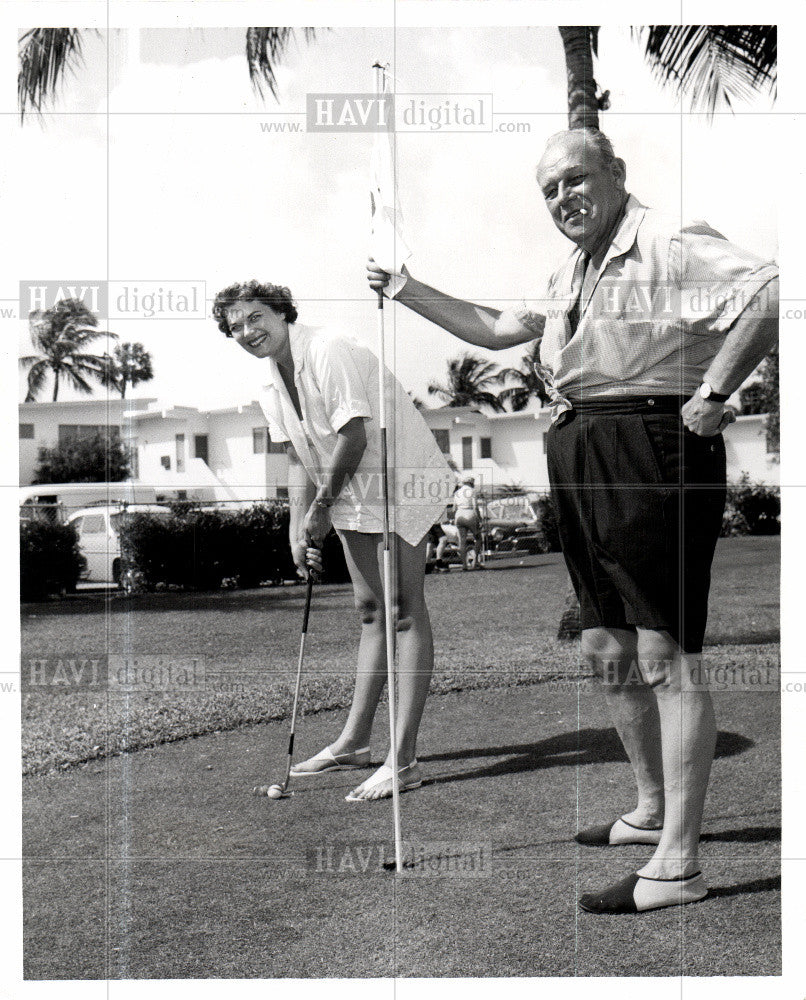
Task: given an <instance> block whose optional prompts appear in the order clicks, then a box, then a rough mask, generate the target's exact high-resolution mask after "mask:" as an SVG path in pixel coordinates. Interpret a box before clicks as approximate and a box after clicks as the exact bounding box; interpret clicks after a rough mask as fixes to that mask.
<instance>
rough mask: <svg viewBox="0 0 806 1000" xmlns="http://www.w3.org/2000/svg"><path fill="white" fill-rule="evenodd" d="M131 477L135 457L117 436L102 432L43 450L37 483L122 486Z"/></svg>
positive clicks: (38, 466) (36, 475)
mask: <svg viewBox="0 0 806 1000" xmlns="http://www.w3.org/2000/svg"><path fill="white" fill-rule="evenodd" d="M129 476H131V453H130V450H129V449H128V448H127V447H126V446H125V445H124V444H122V443H121V441H120V438H119V436H118V434H117V433H110V434H105V433H102V432H99V433H97V434H94V435H91V436H88V437H79V438H76V439H73V440H69V441H65V442H63V443H62V444H60V445H59V446H58V447H56V448H40V449H39V455H38V465H37V468H36V474H35V475H34V483H120V482H123V480H124V479H128V478H129Z"/></svg>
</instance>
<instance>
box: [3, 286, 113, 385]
mask: <svg viewBox="0 0 806 1000" xmlns="http://www.w3.org/2000/svg"><path fill="white" fill-rule="evenodd" d="M28 326H29V329H30V332H31V340H32V342H33V345H34V347H35V348H36V349H37V350H38V351H39V353H38V354H30V355H28V356H26V357H23V358H20V365H21V367H23V368H28V369H29V371H28V394H27V395H26V397H25V402H26V403H33V402H35V401H36V398H37V396H38V394H39V392H40V391H41V389H42V386H43V385H44V384H45V379H46V378H47V377H48V375H50V374H52V375H53V401H54V403H55V402H56V400H57V399H58V398H59V382H60V380H61V379H62V378H63V379H65V381H66V382H67V383H68V384H69V385H71V386H72V387H73V388H74V389H77V390H78V391H79V392H81V393H84V395H87V396H88V395H89V394H90V393H91V392H92V386H91V385H90V383H89V382H88V381H87V379H88V378H90V379H95V380H97V381H98V382H100V383H101V384H105V383H106V378H107V372H108V368H109V357H108V355H97V354H88V353H86V352H85V348H86V347H87V345H88V344H90V343H91V342H92V341H93V340H97V339H98V338H99V337H117V334H115V333H109V332H108V331H107V330H99V329H98V318H97V316H96V315H95V313H93V312H92V311H91V310H90V309H88V308H87V306H85V305H84V303H83V302H82V301H81V300H80V299H62V300H61V301H59V302H57V303H56V305H55V306H52V307H51V308H50V309H45V310H41V309H37V310H35V311H34V312H32V313H30V315H29V317H28Z"/></svg>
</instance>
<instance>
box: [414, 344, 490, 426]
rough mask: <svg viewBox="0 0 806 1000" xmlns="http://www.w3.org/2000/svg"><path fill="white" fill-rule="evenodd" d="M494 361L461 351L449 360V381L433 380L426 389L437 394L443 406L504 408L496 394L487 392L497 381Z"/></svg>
mask: <svg viewBox="0 0 806 1000" xmlns="http://www.w3.org/2000/svg"><path fill="white" fill-rule="evenodd" d="M496 368H497V365H495V364H494V363H493V362H492V361H484V360H483V359H482V358H477V357H476V356H475V355H473V354H468V353H465V354H461V355H460V356H459V357H458V358H452V359H451V360H450V361H449V362H448V383H447V385H440V384H439V382H432V383H431V384H430V385H429V386H428V392H429V393H430V394H431V395H432V396H439V398H440V399H442V400H444V402H445V405H446V406H489V407H490V409H492V410H494V411H495V412H496V413H500V412H501V411H502V410H503V409H504V405H503V403H502V402H501V400H500V399H499V398H498V396H497V395H496V394H495V393H493V392H490V388H491V387H492V386H494V385H496V384H497V382H498V375H497V373H496Z"/></svg>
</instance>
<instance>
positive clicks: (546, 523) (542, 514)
mask: <svg viewBox="0 0 806 1000" xmlns="http://www.w3.org/2000/svg"><path fill="white" fill-rule="evenodd" d="M532 506H533V507H534V509H535V511H536V512H537V518H538V525H539V529H540V535H541V539H542V542H543V551H544V552H559V551H560V548H561V546H560V531H559V528H558V527H557V512H556V511H555V509H554V502H553V500H552V499H551V497H550V496H548V495H547V496H542V497H539V498H538V499H537V500H536V501H534V503H533V504H532Z"/></svg>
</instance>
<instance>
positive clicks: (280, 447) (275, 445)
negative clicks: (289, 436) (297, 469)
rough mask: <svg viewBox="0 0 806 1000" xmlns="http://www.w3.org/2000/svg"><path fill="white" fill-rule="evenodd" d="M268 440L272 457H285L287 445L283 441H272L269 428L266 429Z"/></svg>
mask: <svg viewBox="0 0 806 1000" xmlns="http://www.w3.org/2000/svg"><path fill="white" fill-rule="evenodd" d="M266 440H267V441H268V442H269V454H270V455H285V443H284V442H282V441H272V439H271V434H270V433H269V428H268V427H267V428H266Z"/></svg>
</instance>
